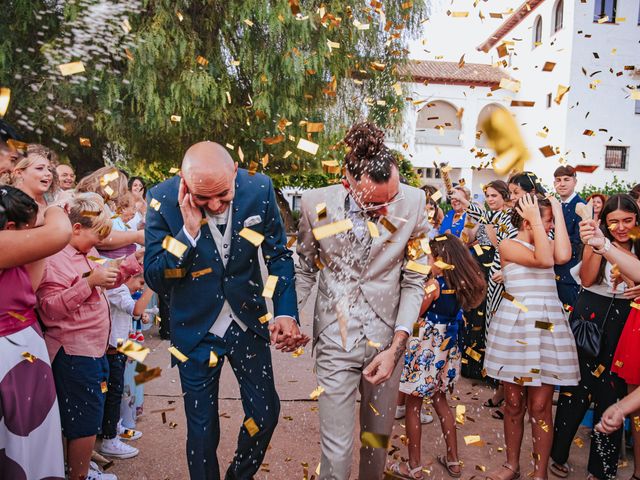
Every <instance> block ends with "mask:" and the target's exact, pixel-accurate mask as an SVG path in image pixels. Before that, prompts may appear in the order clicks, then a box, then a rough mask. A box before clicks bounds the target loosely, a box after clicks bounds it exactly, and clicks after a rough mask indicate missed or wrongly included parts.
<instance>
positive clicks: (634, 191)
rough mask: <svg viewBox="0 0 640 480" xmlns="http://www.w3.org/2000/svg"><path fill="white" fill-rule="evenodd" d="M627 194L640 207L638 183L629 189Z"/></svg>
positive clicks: (639, 185)
mask: <svg viewBox="0 0 640 480" xmlns="http://www.w3.org/2000/svg"><path fill="white" fill-rule="evenodd" d="M629 195H631V197H632V198H633V199H634V200H635V201H636V203H637V204H638V207H640V183H638V184H637V185H636V186H634V187H633V188H632V189H631V190H629Z"/></svg>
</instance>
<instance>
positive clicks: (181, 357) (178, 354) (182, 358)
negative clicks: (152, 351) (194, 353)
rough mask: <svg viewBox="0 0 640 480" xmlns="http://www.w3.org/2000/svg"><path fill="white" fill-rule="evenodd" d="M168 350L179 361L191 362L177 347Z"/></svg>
mask: <svg viewBox="0 0 640 480" xmlns="http://www.w3.org/2000/svg"><path fill="white" fill-rule="evenodd" d="M167 350H169V353H170V354H171V355H173V356H174V357H176V358H177V359H178V360H180V361H181V362H182V363H184V362H186V361H187V360H189V358H188V357H187V356H186V355H184V354H183V353H182V352H181V351H180V350H178V349H177V348H176V347H169V348H168V349H167Z"/></svg>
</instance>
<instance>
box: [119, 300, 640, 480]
mask: <svg viewBox="0 0 640 480" xmlns="http://www.w3.org/2000/svg"><path fill="white" fill-rule="evenodd" d="M312 304H313V302H312V301H310V302H309V303H308V304H307V307H306V308H305V309H304V310H303V311H302V313H301V315H302V319H301V321H302V326H303V330H304V331H305V332H306V333H307V334H309V335H311V314H312V311H311V307H312ZM271 311H272V310H271ZM146 338H147V341H146V345H147V346H148V347H150V348H151V353H150V354H149V356H148V357H147V360H146V362H145V363H146V364H147V365H149V366H152V367H155V366H159V367H161V368H162V376H161V377H160V378H156V379H154V380H152V381H150V382H149V383H147V384H145V402H144V411H145V413H144V415H142V417H141V418H140V419H139V422H138V428H139V429H140V430H141V431H143V432H144V435H143V436H142V438H140V439H139V440H137V441H135V442H134V444H135V446H136V447H138V448H139V449H140V455H139V456H138V457H136V458H133V459H129V460H121V461H117V460H116V461H115V462H114V465H113V466H112V467H111V468H110V469H109V472H112V473H115V474H117V475H118V477H119V479H120V480H134V479H135V480H165V479H166V480H168V479H170V480H188V478H189V476H188V470H187V464H186V453H185V439H186V422H185V415H184V409H183V403H182V397H181V390H180V380H179V378H178V371H177V368H170V354H169V352H168V351H167V348H168V347H169V342H168V341H162V340H160V339H159V337H158V335H157V330H156V328H155V327H153V329H152V330H150V331H148V332H147V334H146ZM273 364H274V372H275V376H276V384H277V387H278V392H279V395H280V399H281V403H282V406H281V414H280V422H279V424H278V428H277V429H276V432H275V434H274V437H273V439H272V441H271V445H270V447H269V451H268V453H267V455H266V458H265V461H264V464H263V465H262V468H261V470H260V472H259V473H258V474H257V475H256V478H257V479H260V480H289V479H305V480H306V479H311V478H312V476H313V475H314V473H315V471H316V468H317V467H318V463H319V460H320V445H319V421H318V412H317V403H316V402H313V401H311V400H309V394H310V393H311V392H312V391H313V389H314V388H315V387H316V380H315V375H314V373H313V357H312V356H311V348H310V347H309V348H307V351H306V352H305V353H304V354H303V355H301V356H299V357H297V358H293V357H292V355H291V354H283V353H280V352H278V351H275V350H274V351H273ZM491 395H492V389H491V388H490V387H488V386H486V385H485V384H484V383H481V382H477V381H470V380H468V379H464V378H463V379H461V380H460V381H459V382H458V385H457V389H456V392H454V395H453V397H452V398H451V399H450V404H451V406H452V407H453V408H455V406H456V405H465V407H466V420H465V423H464V424H463V425H459V426H458V445H459V451H460V458H461V460H462V461H463V462H464V468H463V474H462V478H463V479H468V478H469V477H471V476H472V475H482V471H481V470H482V469H483V468H486V471H487V472H489V471H490V470H491V469H492V468H497V467H499V466H500V465H501V464H502V463H503V462H504V461H505V459H506V457H505V453H504V451H503V447H504V435H503V430H502V422H501V421H499V420H495V419H493V418H491V416H490V413H491V411H490V410H489V409H487V408H485V407H482V403H483V402H484V401H485V400H486V399H487V398H489V397H490V396H491ZM220 399H221V400H220V411H219V414H220V417H221V422H220V423H221V432H222V433H221V440H220V447H219V449H218V457H219V461H220V465H221V468H222V469H224V468H226V466H227V465H228V464H229V463H230V461H231V458H232V457H233V453H234V450H235V445H236V439H237V435H238V431H239V429H240V426H241V425H242V421H243V417H244V416H243V412H242V404H241V402H240V395H239V390H238V387H237V383H236V380H235V377H234V376H233V373H232V372H231V369H230V368H229V367H228V364H225V366H224V367H223V372H222V377H221V383H220ZM168 408H175V410H174V411H171V412H167V413H166V423H163V422H162V415H161V414H160V413H157V412H156V413H154V410H163V409H168ZM354 414H355V411H354ZM174 424H176V425H175V426H173V425H174ZM172 426H173V427H172ZM404 433H405V432H404V424H403V423H402V421H397V422H396V423H395V425H394V431H393V438H392V442H391V443H392V446H396V447H398V448H399V451H398V453H396V456H397V455H405V456H406V455H407V452H406V447H405V446H404V445H403V444H402V439H401V438H400V436H401V435H404ZM466 435H480V436H481V439H482V440H483V442H484V445H483V446H473V445H469V446H467V445H465V442H464V436H466ZM578 436H579V437H580V438H582V439H583V441H584V446H583V447H582V448H580V447H578V446H577V445H575V444H574V445H573V446H572V456H571V459H570V462H571V464H572V466H573V468H574V472H573V473H572V474H571V475H570V477H569V478H571V479H578V478H585V477H586V473H585V472H586V461H587V456H588V451H589V440H588V438H589V431H588V430H586V429H583V428H581V429H580V431H579V432H578ZM358 438H359V435H358V436H357V437H356V442H359V439H358ZM422 442H423V443H422V451H423V462H424V464H425V465H427V464H432V467H430V472H431V473H430V475H429V478H432V479H448V478H450V477H449V476H447V475H446V472H445V470H444V469H443V468H442V467H441V466H439V465H438V464H437V460H436V456H437V455H438V454H442V453H445V446H444V441H443V439H442V433H441V431H440V427H439V424H438V422H437V420H436V422H434V423H432V424H430V425H426V426H424V427H423V437H422ZM394 450H396V449H394ZM629 460H630V463H631V464H632V463H633V461H632V457H631V456H630V458H629ZM357 462H358V458H357V448H356V449H355V453H354V462H353V465H354V468H353V472H354V473H353V475H352V478H356V476H357V470H358V469H357ZM307 465H308V467H306V466H307ZM521 468H522V471H523V476H524V475H525V474H527V473H529V472H531V471H532V470H533V468H532V457H531V437H530V430H529V429H527V432H526V433H525V439H524V442H523V451H522V456H521ZM307 471H308V475H307V476H305V473H306V472H307ZM631 473H632V469H631V468H630V467H629V466H626V467H625V468H622V469H621V470H619V477H620V478H629V477H630V476H631ZM223 474H224V471H223ZM550 478H555V477H553V476H550ZM360 480H369V479H360Z"/></svg>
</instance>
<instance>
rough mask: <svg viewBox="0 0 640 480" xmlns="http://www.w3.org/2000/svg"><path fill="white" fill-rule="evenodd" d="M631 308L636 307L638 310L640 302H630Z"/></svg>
mask: <svg viewBox="0 0 640 480" xmlns="http://www.w3.org/2000/svg"><path fill="white" fill-rule="evenodd" d="M631 308H637V309H638V310H640V303H636V302H631Z"/></svg>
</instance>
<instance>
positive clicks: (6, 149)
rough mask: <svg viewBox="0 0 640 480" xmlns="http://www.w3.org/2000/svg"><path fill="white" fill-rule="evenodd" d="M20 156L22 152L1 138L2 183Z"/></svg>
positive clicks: (0, 169)
mask: <svg viewBox="0 0 640 480" xmlns="http://www.w3.org/2000/svg"><path fill="white" fill-rule="evenodd" d="M19 158H20V152H18V151H17V150H16V149H15V148H13V147H10V146H9V145H8V144H7V142H5V141H4V140H2V139H0V183H2V178H4V177H5V176H6V175H7V174H9V173H11V172H12V171H13V169H14V167H15V165H16V163H17V162H18V160H19Z"/></svg>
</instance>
